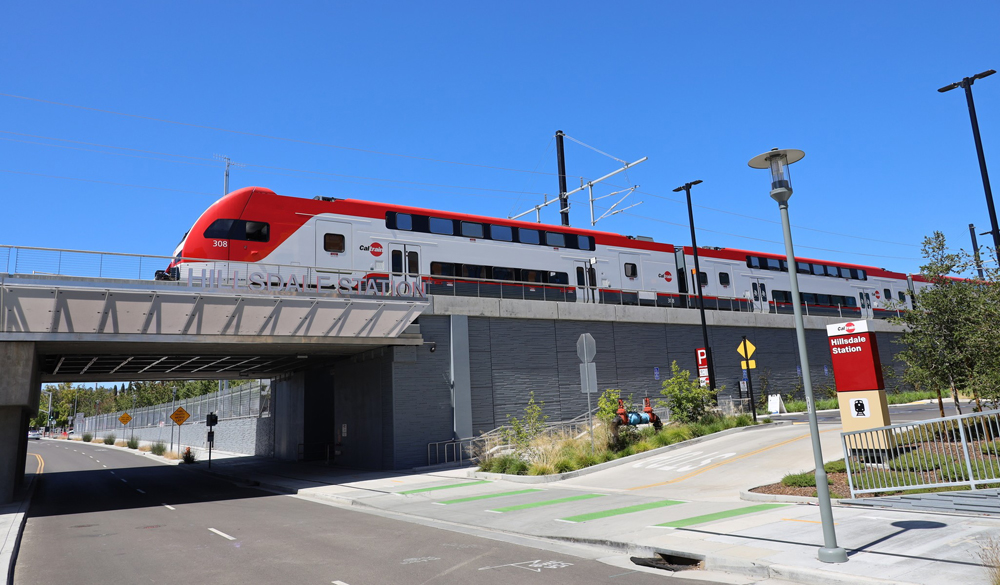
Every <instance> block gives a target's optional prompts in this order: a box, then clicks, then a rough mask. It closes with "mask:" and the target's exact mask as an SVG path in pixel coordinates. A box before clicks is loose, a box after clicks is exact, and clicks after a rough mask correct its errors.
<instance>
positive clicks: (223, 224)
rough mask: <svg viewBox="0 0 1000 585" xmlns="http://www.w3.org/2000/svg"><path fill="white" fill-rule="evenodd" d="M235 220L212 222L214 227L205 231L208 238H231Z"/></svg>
mask: <svg viewBox="0 0 1000 585" xmlns="http://www.w3.org/2000/svg"><path fill="white" fill-rule="evenodd" d="M234 221H236V220H235V219H217V220H215V221H213V222H212V225H210V226H208V228H206V229H205V237H206V238H217V239H220V240H221V239H227V238H229V229H230V228H232V227H233V222H234Z"/></svg>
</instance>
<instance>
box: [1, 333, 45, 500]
mask: <svg viewBox="0 0 1000 585" xmlns="http://www.w3.org/2000/svg"><path fill="white" fill-rule="evenodd" d="M39 367H40V363H39V360H38V356H37V355H36V354H35V344H34V343H31V342H15V341H9V342H3V343H0V504H6V503H9V502H11V501H12V500H13V499H14V493H15V492H16V491H17V488H18V487H19V486H20V485H21V483H22V482H23V481H24V465H25V459H26V457H27V454H28V421H29V419H30V418H31V415H33V414H35V412H37V410H38V397H39V392H40V391H41V384H40V382H39V380H40V372H39Z"/></svg>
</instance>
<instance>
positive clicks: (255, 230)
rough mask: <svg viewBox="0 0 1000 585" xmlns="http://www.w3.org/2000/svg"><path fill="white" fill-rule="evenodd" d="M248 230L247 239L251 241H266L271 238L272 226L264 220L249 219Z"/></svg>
mask: <svg viewBox="0 0 1000 585" xmlns="http://www.w3.org/2000/svg"><path fill="white" fill-rule="evenodd" d="M246 230H247V234H246V239H248V240H250V241H251V242H266V241H268V240H269V239H271V238H270V232H271V226H269V225H268V224H266V223H264V222H262V221H248V222H247V227H246Z"/></svg>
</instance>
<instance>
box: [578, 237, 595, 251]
mask: <svg viewBox="0 0 1000 585" xmlns="http://www.w3.org/2000/svg"><path fill="white" fill-rule="evenodd" d="M577 241H578V243H577V247H578V248H580V249H581V250H593V249H594V238H592V237H590V236H577Z"/></svg>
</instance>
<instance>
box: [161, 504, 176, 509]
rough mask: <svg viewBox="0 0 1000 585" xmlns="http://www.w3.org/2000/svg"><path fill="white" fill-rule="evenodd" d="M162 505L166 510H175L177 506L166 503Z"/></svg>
mask: <svg viewBox="0 0 1000 585" xmlns="http://www.w3.org/2000/svg"><path fill="white" fill-rule="evenodd" d="M163 507H164V508H166V509H168V510H176V509H177V508H175V507H173V506H170V505H168V504H163Z"/></svg>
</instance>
